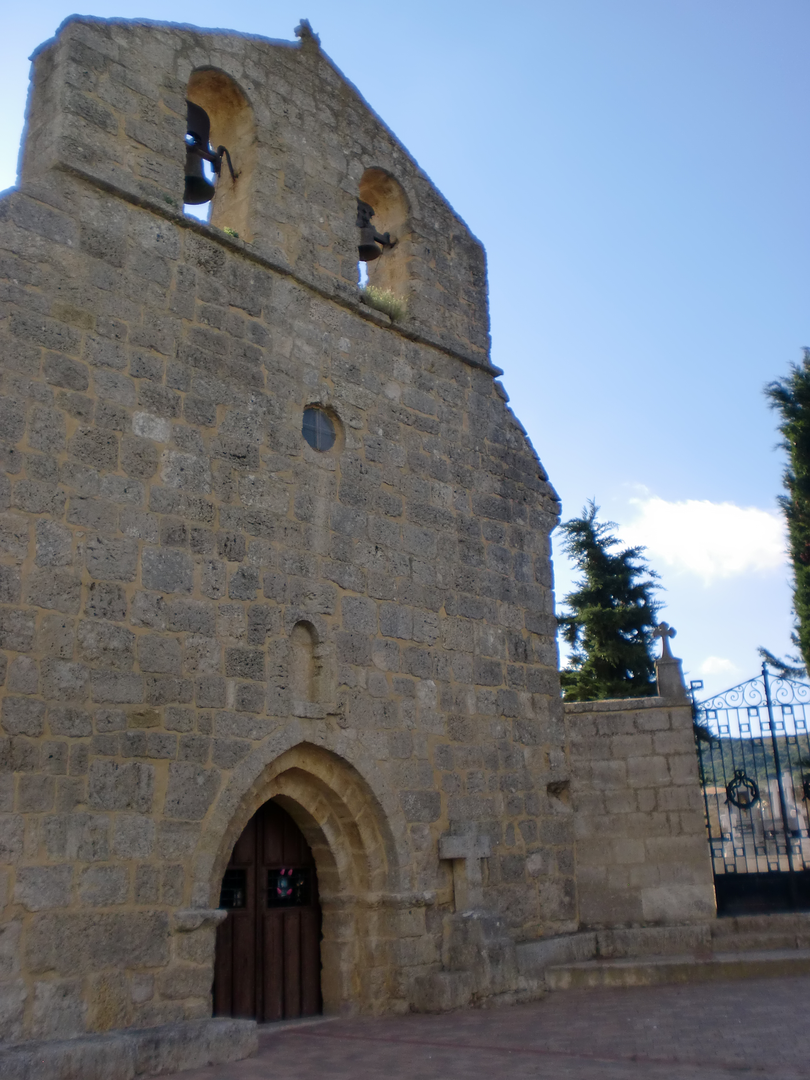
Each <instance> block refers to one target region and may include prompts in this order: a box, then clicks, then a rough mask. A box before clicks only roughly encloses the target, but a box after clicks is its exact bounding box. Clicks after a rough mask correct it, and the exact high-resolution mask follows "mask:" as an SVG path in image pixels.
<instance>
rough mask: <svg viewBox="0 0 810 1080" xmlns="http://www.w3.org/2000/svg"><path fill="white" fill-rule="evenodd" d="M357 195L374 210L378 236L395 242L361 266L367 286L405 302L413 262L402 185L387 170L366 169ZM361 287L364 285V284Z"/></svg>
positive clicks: (406, 205) (406, 202) (405, 200)
mask: <svg viewBox="0 0 810 1080" xmlns="http://www.w3.org/2000/svg"><path fill="white" fill-rule="evenodd" d="M357 193H358V195H359V197H360V198H361V199H362V201H363V202H365V203H368V205H369V206H371V207H373V208H374V217H373V218H372V221H371V223H372V225H373V226H374V228H375V229H376V230H377V232H378V233H382V234H385V233H389V234H390V237H391V240H392V241H396V243H395V244H394V246H393V247H390V248H389V247H384V248H383V251H382V255H381V256H380V257H379V258H378V259H375V260H374V261H373V262H369V263H361V267H360V269H361V276H362V270H363V268H365V269H366V273H367V274H368V284H369V285H374V286H376V287H377V288H380V289H390V290H391V292H393V293H395V294H396V295H397V296H400V297H402V299H403V300H404V299H407V293H408V261H409V259H410V224H409V217H410V211H409V207H408V200H407V198H406V196H405V192H404V190H403V188H402V185H401V184H400V183H399V181H398V180H396V179H394V177H393V176H392V175H391V174H390V173H388V172H386V171H385V170H384V169H378V168H372V169H366V171H365V172H364V173H363V176H362V177H361V179H360V187H359V188H358V192H357ZM361 284H365V283H364V282H362V281H361Z"/></svg>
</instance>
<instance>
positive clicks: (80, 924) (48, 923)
mask: <svg viewBox="0 0 810 1080" xmlns="http://www.w3.org/2000/svg"><path fill="white" fill-rule="evenodd" d="M27 959H28V963H29V966H30V969H31V971H32V972H34V973H38V972H47V971H51V970H53V971H56V972H57V973H58V974H60V975H70V976H72V975H77V974H82V973H84V972H88V971H94V970H97V969H99V968H104V967H161V966H162V965H164V964H165V963H166V962H167V960H168V918H167V916H166V915H165V914H164V913H162V912H154V913H151V912H138V911H130V912H126V913H124V912H122V913H120V914H119V913H117V912H116V913H114V914H113V913H98V914H96V913H91V912H81V911H79V912H71V913H68V912H54V913H52V914H43V915H38V916H36V918H35V920H34V922H33V924H32V926H31V929H30V931H29V936H28V944H27Z"/></svg>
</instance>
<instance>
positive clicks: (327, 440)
mask: <svg viewBox="0 0 810 1080" xmlns="http://www.w3.org/2000/svg"><path fill="white" fill-rule="evenodd" d="M301 434H302V435H303V436H304V438H305V439H306V440H307V442H308V443H309V445H310V446H311V447H312V449H313V450H318V451H319V452H321V453H323V452H324V451H326V450H331V449H332V447H333V446H334V445H335V423H334V421H333V420H332V417H331V416H330V415H329V413H327V412H324V410H323V409H317V408H315V407H314V406H309V407H308V408H306V409H304V423H303V425H302V426H301Z"/></svg>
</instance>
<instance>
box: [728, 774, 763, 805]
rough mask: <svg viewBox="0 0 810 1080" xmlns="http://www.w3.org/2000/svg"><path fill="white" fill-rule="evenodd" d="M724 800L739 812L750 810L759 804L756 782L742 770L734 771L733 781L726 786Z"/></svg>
mask: <svg viewBox="0 0 810 1080" xmlns="http://www.w3.org/2000/svg"><path fill="white" fill-rule="evenodd" d="M726 799H727V800H728V801H729V802H730V803H731V804H732V806H736V807H738V809H740V810H750V809H751V808H752V807H753V806H755V805H756V803H758V802H759V787H758V785H757V782H756V781H755V780H752V779H751V777H750V776H746V774H745V770H744V769H735V770H734V779H733V780H729V782H728V783H727V784H726Z"/></svg>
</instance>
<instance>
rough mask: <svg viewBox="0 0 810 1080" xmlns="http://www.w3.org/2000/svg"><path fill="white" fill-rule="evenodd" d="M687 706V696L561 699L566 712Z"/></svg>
mask: <svg viewBox="0 0 810 1080" xmlns="http://www.w3.org/2000/svg"><path fill="white" fill-rule="evenodd" d="M688 706H689V699H688V698H662V697H642V698H605V699H603V700H602V701H563V708H564V710H565V712H566V713H571V714H572V715H576V714H577V713H593V712H603V713H610V712H630V711H636V710H638V709H675V708H683V707H688Z"/></svg>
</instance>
